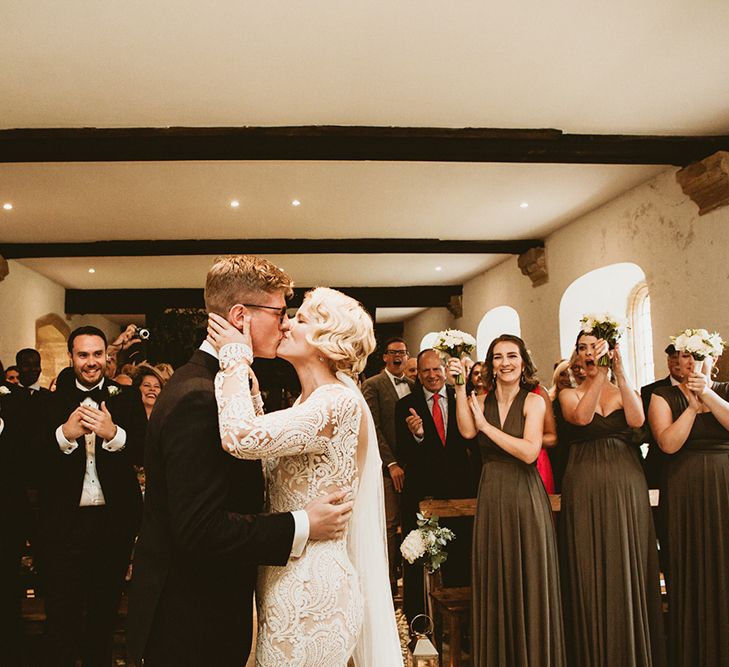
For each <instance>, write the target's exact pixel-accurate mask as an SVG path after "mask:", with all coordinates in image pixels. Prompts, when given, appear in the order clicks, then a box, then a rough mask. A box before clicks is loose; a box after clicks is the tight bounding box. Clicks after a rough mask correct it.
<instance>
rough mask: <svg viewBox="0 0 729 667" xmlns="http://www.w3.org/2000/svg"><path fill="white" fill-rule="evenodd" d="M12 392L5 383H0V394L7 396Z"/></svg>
mask: <svg viewBox="0 0 729 667" xmlns="http://www.w3.org/2000/svg"><path fill="white" fill-rule="evenodd" d="M10 393H12V392H11V391H10V389H8V388H7V387H6V386H5V385H0V395H2V396H6V395H7V394H10Z"/></svg>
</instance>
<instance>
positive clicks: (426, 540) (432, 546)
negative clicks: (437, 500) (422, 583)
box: [400, 512, 456, 574]
mask: <svg viewBox="0 0 729 667" xmlns="http://www.w3.org/2000/svg"><path fill="white" fill-rule="evenodd" d="M417 518H418V527H417V528H415V529H414V530H411V531H410V532H409V533H408V534H407V536H406V537H405V539H404V540H403V541H402V544H401V545H400V553H402V555H403V558H405V560H407V562H408V563H410V564H412V563H414V562H415V561H416V560H418V559H419V558H423V565H424V566H425V568H426V569H427V570H428V572H429V573H430V574H433V572H435V571H436V570H437V569H439V568H440V566H441V565H442V564H443V563H445V561H446V559H447V558H448V552H447V551H446V550H445V545H446V543H447V542H449V541H450V540H453V539H455V537H456V536H455V534H454V533H453V531H452V530H451V529H450V528H443V527H441V526H439V525H438V517H437V516H432V517H430V518H429V519H426V518H425V516H423V514H421V513H420V512H418V514H417Z"/></svg>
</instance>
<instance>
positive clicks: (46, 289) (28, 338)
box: [0, 260, 65, 367]
mask: <svg viewBox="0 0 729 667" xmlns="http://www.w3.org/2000/svg"><path fill="white" fill-rule="evenodd" d="M8 266H9V268H10V273H9V275H8V276H7V277H6V278H5V280H3V281H2V282H0V359H2V362H3V364H4V365H5V366H6V367H7V366H11V365H12V364H14V363H15V353H16V352H17V351H18V350H20V349H22V348H24V347H35V321H36V320H37V319H38V318H39V317H42V316H43V315H48V314H49V313H55V314H56V315H58V316H59V317H61V318H63V309H64V296H65V290H64V288H63V287H62V286H61V285H59V284H58V283H54V282H53V281H52V280H49V279H48V278H45V277H44V276H41V275H40V274H39V273H36V272H35V271H33V270H32V269H29V268H27V267H25V266H23V265H22V264H18V262H14V261H13V260H10V261H9V262H8Z"/></svg>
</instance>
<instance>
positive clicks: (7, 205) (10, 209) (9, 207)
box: [3, 202, 13, 211]
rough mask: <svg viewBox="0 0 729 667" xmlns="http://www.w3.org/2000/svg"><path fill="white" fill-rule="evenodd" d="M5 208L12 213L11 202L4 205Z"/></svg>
mask: <svg viewBox="0 0 729 667" xmlns="http://www.w3.org/2000/svg"><path fill="white" fill-rule="evenodd" d="M3 208H4V209H5V210H6V211H12V210H13V205H12V204H11V203H10V202H7V203H6V204H3Z"/></svg>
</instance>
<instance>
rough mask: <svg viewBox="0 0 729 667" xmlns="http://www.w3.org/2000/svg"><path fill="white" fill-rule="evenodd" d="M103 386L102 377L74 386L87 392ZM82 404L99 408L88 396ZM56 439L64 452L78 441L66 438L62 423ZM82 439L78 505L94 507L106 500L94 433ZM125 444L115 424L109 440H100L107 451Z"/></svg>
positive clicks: (120, 448) (73, 447) (116, 450)
mask: <svg viewBox="0 0 729 667" xmlns="http://www.w3.org/2000/svg"><path fill="white" fill-rule="evenodd" d="M103 387H104V380H103V379H102V380H101V382H99V384H97V385H96V386H94V387H84V386H83V385H82V384H81V383H80V382H79V381H78V380H76V388H77V389H80V390H81V391H86V392H88V391H91V390H92V389H96V388H99V389H102V388H103ZM83 404H85V405H90V406H91V407H92V408H97V409H98V408H99V405H98V403H97V402H96V401H95V400H93V399H92V398H90V397H87V398H85V399H84V400H83ZM56 440H57V441H58V446H59V447H60V449H61V451H62V452H63V453H64V454H71V452H74V451H75V450H76V448H77V447H78V442H76V441H75V440H74V441H73V442H72V441H71V440H68V439H67V438H66V436H65V435H64V434H63V425H61V426H59V427H58V428H57V429H56ZM84 441H85V444H86V469H85V471H84V483H83V487H82V489H81V500H80V502H79V507H96V506H99V505H105V504H106V500H105V498H104V492H103V490H102V488H101V482H100V481H99V475H98V473H97V471H96V434H95V433H87V434H85V435H84ZM126 444H127V433H126V431H125V430H124V429H123V428H122V427H121V426H118V425H117V427H116V433H115V434H114V437H113V438H112V439H111V440H104V441H102V443H101V446H102V447H103V448H104V449H105V450H106V451H108V452H118V451H121V450H122V449H124V446H125V445H126Z"/></svg>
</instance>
